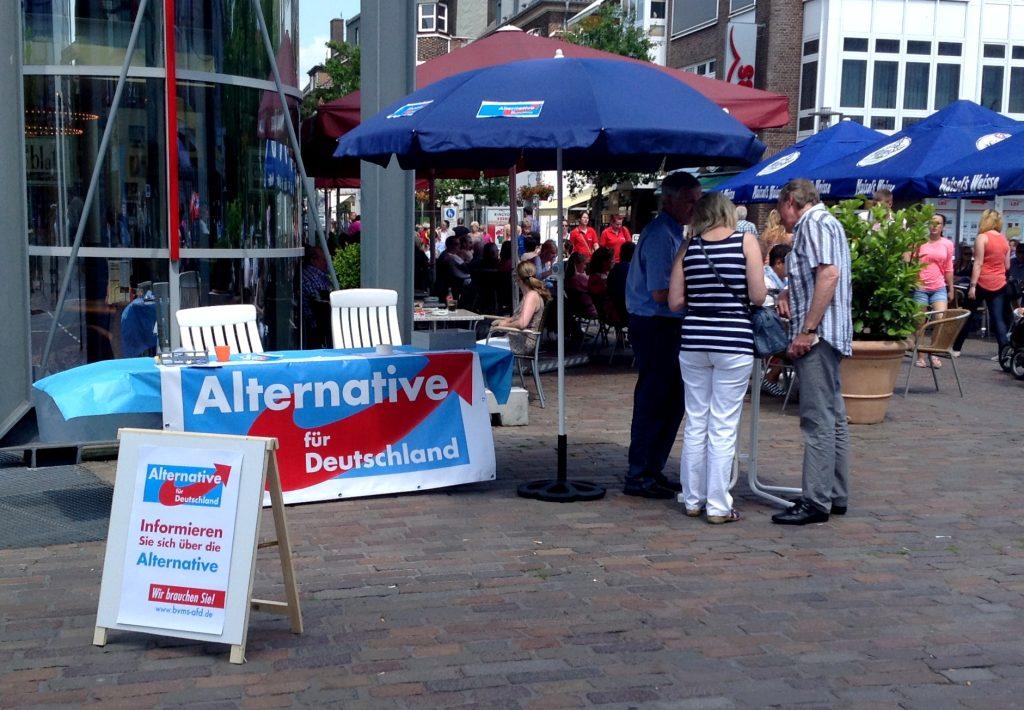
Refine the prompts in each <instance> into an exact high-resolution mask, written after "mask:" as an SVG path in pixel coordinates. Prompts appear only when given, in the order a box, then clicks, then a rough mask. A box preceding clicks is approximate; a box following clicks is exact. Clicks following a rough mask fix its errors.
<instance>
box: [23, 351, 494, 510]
mask: <svg viewBox="0 0 1024 710" xmlns="http://www.w3.org/2000/svg"><path fill="white" fill-rule="evenodd" d="M242 357H244V356H233V359H232V361H231V362H228V363H223V364H220V363H211V364H210V365H209V366H194V367H160V366H157V365H156V364H155V363H154V361H153V359H152V358H132V359H126V360H110V361H106V362H102V363H93V364H90V365H83V366H81V367H78V368H74V369H73V370H68V371H66V372H62V373H59V374H58V375H53V376H51V377H48V378H45V379H43V380H40V381H39V382H37V383H36V393H35V396H36V399H37V401H38V402H39V403H40V404H41V403H42V402H43V401H44V400H45V406H41V407H40V411H45V412H47V416H46V419H48V420H54V421H52V422H51V423H50V424H49V425H48V426H47V427H46V428H47V429H51V430H54V431H56V432H58V433H59V434H60V435H61V438H62V440H65V441H69V440H74V439H72V438H71V437H74V436H75V433H76V432H79V431H95V430H96V428H97V425H102V429H103V430H104V431H105V430H107V429H110V431H111V433H110V435H109V436H103V437H98V436H95V435H92V434H90V436H89V437H81V436H79V437H78V439H77V440H78V441H84V440H99V439H101V438H102V439H107V440H112V439H113V434H115V433H116V430H117V428H118V427H121V426H132V425H135V426H140V425H142V426H151V427H154V428H155V427H159V426H162V427H163V428H164V429H166V430H169V431H188V432H207V433H220V434H244V435H253V436H266V437H274V438H276V439H278V441H279V443H280V449H279V450H278V461H279V464H280V470H281V481H282V486H283V488H284V496H285V502H286V503H298V502H307V501H314V500H327V499H336V498H351V497H356V496H366V495H378V494H384V493H397V492H403V491H416V490H426V489H429V488H439V487H443V486H451V485H457V484H461V483H471V482H476V481H483V480H489V479H492V478H494V475H495V461H494V442H493V438H492V435H491V429H490V415H489V413H488V410H487V401H486V395H485V388H486V389H489V390H490V391H491V392H493V394H494V396H495V399H496V400H497V401H498V402H499V403H504V402H505V401H506V400H507V399H508V394H509V390H510V389H511V384H512V355H511V353H509V352H508V351H507V350H502V349H500V348H495V347H489V346H486V345H477V346H476V347H475V348H473V349H471V350H459V351H449V352H425V351H420V350H417V349H415V348H412V347H408V346H400V347H398V348H395V351H394V352H393V353H391V354H388V355H382V354H377V353H376V352H375V351H374V350H302V351H287V352H281V353H267V354H266V355H265V356H262V357H265V358H266V359H259V360H257V359H241V358H242ZM90 427H91V429H90ZM40 428H41V431H42V429H43V428H44V427H43V426H41V427H40Z"/></svg>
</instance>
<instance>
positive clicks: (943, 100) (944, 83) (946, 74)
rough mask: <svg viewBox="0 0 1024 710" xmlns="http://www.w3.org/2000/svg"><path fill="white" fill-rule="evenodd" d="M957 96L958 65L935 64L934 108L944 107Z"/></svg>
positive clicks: (958, 85) (958, 95) (958, 96)
mask: <svg viewBox="0 0 1024 710" xmlns="http://www.w3.org/2000/svg"><path fill="white" fill-rule="evenodd" d="M959 98H960V65H959V64H937V65H936V66H935V105H934V108H935V110H936V111H938V110H939V109H942V108H945V107H946V106H949V105H950V104H951V103H953V102H954V101H956V100H957V99H959Z"/></svg>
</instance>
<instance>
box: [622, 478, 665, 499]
mask: <svg viewBox="0 0 1024 710" xmlns="http://www.w3.org/2000/svg"><path fill="white" fill-rule="evenodd" d="M622 492H623V493H624V494H625V495H627V496H638V497H640V498H656V499H659V500H668V499H669V498H675V497H676V494H675V491H673V490H671V489H668V488H665V487H663V486H661V485H659V484H658V482H657V481H656V480H654V479H653V478H643V479H640V480H638V481H635V482H634V481H630V482H628V483H626V485H625V486H623V488H622Z"/></svg>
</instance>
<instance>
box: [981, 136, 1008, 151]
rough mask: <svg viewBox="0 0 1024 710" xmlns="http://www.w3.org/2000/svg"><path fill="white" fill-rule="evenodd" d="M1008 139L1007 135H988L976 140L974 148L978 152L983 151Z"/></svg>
mask: <svg viewBox="0 0 1024 710" xmlns="http://www.w3.org/2000/svg"><path fill="white" fill-rule="evenodd" d="M1009 137H1010V134H1009V133H989V134H987V135H984V136H982V137H981V138H979V139H978V140H976V141H975V142H974V147H975V148H977V149H978V150H985V149H986V148H991V147H992V146H994V145H995V144H996V143H1002V142H1003V141H1005V140H1006V139H1007V138H1009Z"/></svg>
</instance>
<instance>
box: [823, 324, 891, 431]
mask: <svg viewBox="0 0 1024 710" xmlns="http://www.w3.org/2000/svg"><path fill="white" fill-rule="evenodd" d="M906 350H907V344H906V342H905V341H903V340H898V341H893V340H855V341H853V357H848V358H844V359H843V361H842V364H841V365H840V369H839V377H840V379H841V381H842V386H843V399H844V400H845V401H846V416H847V417H848V418H849V420H850V423H851V424H878V423H879V422H881V421H882V420H884V419H885V412H886V410H887V409H888V408H889V400H890V399H892V392H893V389H894V388H895V386H896V379H897V378H898V377H899V374H900V365H901V364H902V362H903V354H904V353H905V352H906Z"/></svg>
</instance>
